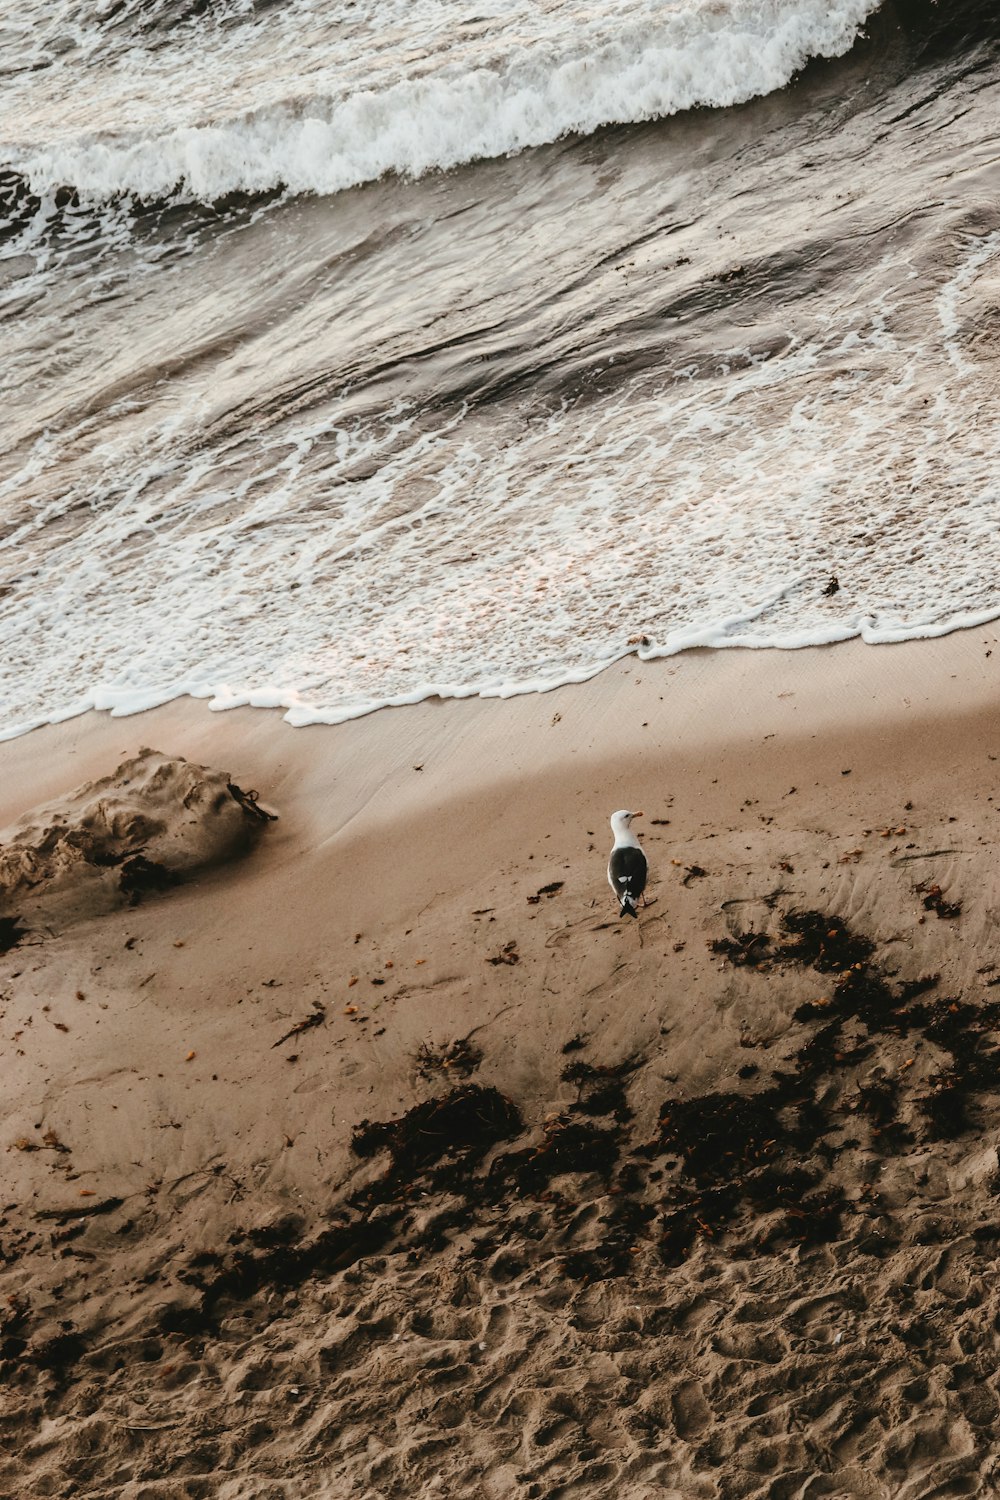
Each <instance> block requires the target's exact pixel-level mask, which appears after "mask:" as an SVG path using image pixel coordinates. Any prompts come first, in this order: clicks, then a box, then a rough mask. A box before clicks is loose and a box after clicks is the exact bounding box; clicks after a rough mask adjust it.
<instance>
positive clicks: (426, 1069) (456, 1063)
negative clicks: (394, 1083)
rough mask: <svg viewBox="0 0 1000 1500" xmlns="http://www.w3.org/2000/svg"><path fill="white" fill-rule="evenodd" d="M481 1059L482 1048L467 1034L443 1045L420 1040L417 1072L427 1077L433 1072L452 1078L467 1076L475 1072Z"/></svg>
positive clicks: (422, 1076)
mask: <svg viewBox="0 0 1000 1500" xmlns="http://www.w3.org/2000/svg"><path fill="white" fill-rule="evenodd" d="M482 1060H483V1054H482V1050H481V1049H480V1048H479V1047H477V1046H476V1045H475V1043H474V1042H471V1041H470V1040H469V1038H468V1037H467V1036H462V1037H459V1038H458V1039H457V1040H456V1041H454V1042H448V1043H447V1045H446V1046H443V1047H432V1046H431V1044H430V1042H421V1043H420V1046H419V1047H418V1048H417V1054H416V1059H415V1061H416V1065H417V1073H418V1075H419V1076H420V1077H421V1078H429V1077H430V1076H431V1075H432V1074H434V1073H445V1074H447V1075H449V1076H450V1077H452V1078H468V1077H469V1076H470V1075H471V1074H473V1073H475V1071H476V1069H477V1068H478V1067H479V1064H480V1063H481V1062H482Z"/></svg>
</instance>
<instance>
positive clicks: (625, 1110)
mask: <svg viewBox="0 0 1000 1500" xmlns="http://www.w3.org/2000/svg"><path fill="white" fill-rule="evenodd" d="M565 1050H566V1049H565V1048H564V1049H563V1051H565ZM641 1062H642V1059H641V1058H637V1057H629V1058H626V1059H625V1061H624V1062H622V1063H618V1064H617V1065H616V1066H614V1067H600V1066H597V1065H595V1064H592V1063H587V1062H575V1063H570V1064H569V1066H568V1067H565V1068H564V1069H563V1072H562V1077H563V1080H564V1082H566V1083H572V1084H575V1085H576V1089H577V1097H576V1100H575V1102H574V1103H573V1104H572V1105H571V1106H570V1108H571V1110H572V1111H573V1112H574V1113H575V1114H583V1115H614V1117H615V1119H616V1120H618V1121H619V1123H624V1122H625V1121H626V1120H630V1119H631V1118H632V1111H631V1109H630V1108H629V1105H628V1098H627V1096H626V1092H625V1087H626V1080H627V1079H628V1078H630V1077H631V1075H632V1074H633V1073H634V1072H635V1071H636V1069H637V1068H638V1067H639V1066H640V1064H641Z"/></svg>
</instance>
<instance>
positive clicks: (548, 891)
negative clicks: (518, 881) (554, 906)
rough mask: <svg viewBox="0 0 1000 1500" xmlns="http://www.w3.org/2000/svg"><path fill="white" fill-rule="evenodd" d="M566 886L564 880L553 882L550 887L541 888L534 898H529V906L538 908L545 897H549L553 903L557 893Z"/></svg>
mask: <svg viewBox="0 0 1000 1500" xmlns="http://www.w3.org/2000/svg"><path fill="white" fill-rule="evenodd" d="M565 884H566V882H565V881H564V880H553V881H551V882H550V883H549V884H548V885H543V886H540V887H539V889H538V890H537V891H536V892H535V894H534V895H533V896H528V898H527V901H528V905H529V906H537V905H538V903H539V902H540V901H541V899H542V897H543V896H548V898H549V900H550V901H551V900H552V897H553V896H554V895H555V894H556V892H557V891H561V890H562V888H563V886H564V885H565Z"/></svg>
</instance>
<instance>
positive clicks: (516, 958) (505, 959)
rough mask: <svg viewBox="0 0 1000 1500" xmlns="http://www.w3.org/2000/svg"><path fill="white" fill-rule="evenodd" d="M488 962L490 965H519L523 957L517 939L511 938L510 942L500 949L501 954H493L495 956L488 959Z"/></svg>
mask: <svg viewBox="0 0 1000 1500" xmlns="http://www.w3.org/2000/svg"><path fill="white" fill-rule="evenodd" d="M486 962H487V963H488V964H494V965H496V964H519V963H520V962H521V955H520V953H518V951H517V939H516V938H511V940H510V942H509V943H505V944H504V946H503V947H502V948H501V949H500V952H499V953H495V954H493V956H492V957H491V958H488V959H487V960H486Z"/></svg>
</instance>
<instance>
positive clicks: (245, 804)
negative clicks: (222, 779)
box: [226, 781, 278, 823]
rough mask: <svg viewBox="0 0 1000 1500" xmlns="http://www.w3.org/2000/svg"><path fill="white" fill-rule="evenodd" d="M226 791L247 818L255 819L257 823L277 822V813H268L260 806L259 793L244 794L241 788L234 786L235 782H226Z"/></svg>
mask: <svg viewBox="0 0 1000 1500" xmlns="http://www.w3.org/2000/svg"><path fill="white" fill-rule="evenodd" d="M226 790H227V791H228V793H229V795H230V796H231V797H232V798H233V800H234V801H235V802H238V803H239V805H240V807H241V808H242V809H243V811H244V812H245V813H246V815H247V817H248V818H252V819H255V820H256V821H257V822H258V823H276V822H277V821H278V814H277V813H272V812H268V811H267V808H265V807H261V806H260V801H259V799H260V793H259V792H245V791H244V790H243V788H242V787H239V786H237V785H236V783H235V781H227V782H226Z"/></svg>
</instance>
